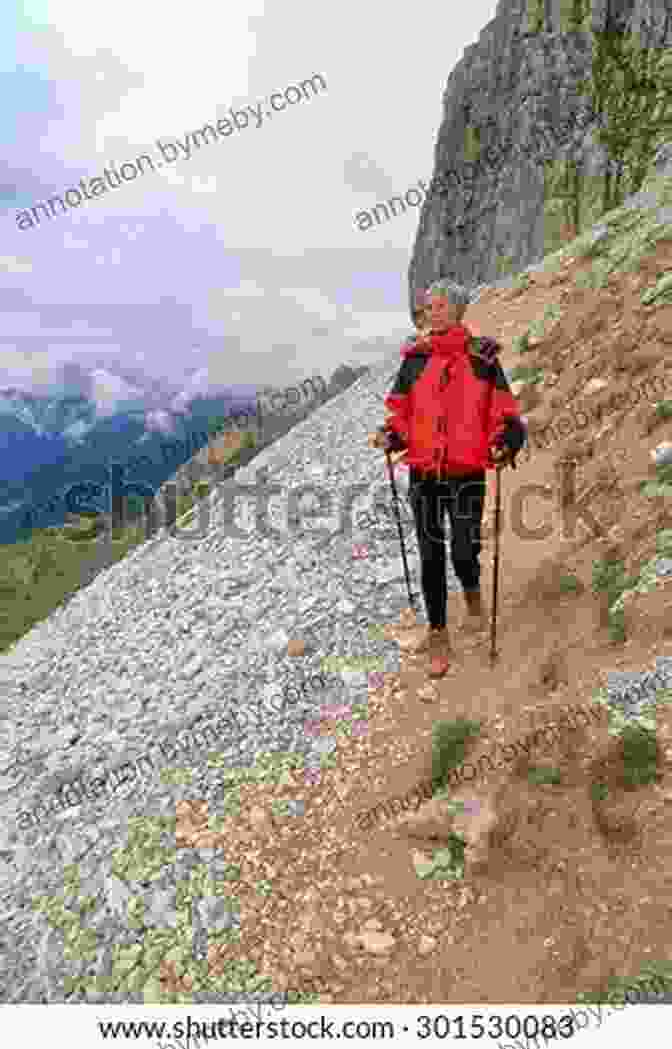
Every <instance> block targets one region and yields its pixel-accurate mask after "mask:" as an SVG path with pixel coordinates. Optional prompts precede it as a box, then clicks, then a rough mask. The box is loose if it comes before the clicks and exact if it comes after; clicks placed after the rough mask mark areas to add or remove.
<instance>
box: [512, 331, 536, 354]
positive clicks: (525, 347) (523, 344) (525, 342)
mask: <svg viewBox="0 0 672 1049" xmlns="http://www.w3.org/2000/svg"><path fill="white" fill-rule="evenodd" d="M531 348H532V347H531V346H530V344H529V335H528V333H527V332H525V333H524V334H523V335H515V336H514V338H513V351H514V353H529V352H530V350H531Z"/></svg>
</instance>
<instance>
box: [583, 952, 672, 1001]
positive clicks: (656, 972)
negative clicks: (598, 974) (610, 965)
mask: <svg viewBox="0 0 672 1049" xmlns="http://www.w3.org/2000/svg"><path fill="white" fill-rule="evenodd" d="M671 992H672V962H670V961H662V962H655V961H652V962H646V964H645V965H643V966H642V968H641V969H640V972H639V975H638V976H635V977H634V978H633V977H620V976H617V977H612V979H611V980H609V984H608V986H607V988H606V990H604V991H581V992H580V993H579V994H577V996H576V1000H577V1002H578V1003H579V1004H580V1005H624V1004H626V1003H627V1004H631V1005H636V1004H637V1002H639V1001H641V999H642V997H643V996H644V995H648V994H658V995H664V994H670V993H671Z"/></svg>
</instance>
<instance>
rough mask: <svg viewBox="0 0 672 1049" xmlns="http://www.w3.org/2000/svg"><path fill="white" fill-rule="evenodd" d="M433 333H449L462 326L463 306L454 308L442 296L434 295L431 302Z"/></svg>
mask: <svg viewBox="0 0 672 1049" xmlns="http://www.w3.org/2000/svg"><path fill="white" fill-rule="evenodd" d="M430 311H431V320H432V331H436V332H441V331H447V330H448V328H454V327H455V325H456V324H460V323H461V321H462V317H463V315H464V307H463V306H453V305H452V303H450V302H448V299H445V298H443V296H441V295H432V298H431V300H430Z"/></svg>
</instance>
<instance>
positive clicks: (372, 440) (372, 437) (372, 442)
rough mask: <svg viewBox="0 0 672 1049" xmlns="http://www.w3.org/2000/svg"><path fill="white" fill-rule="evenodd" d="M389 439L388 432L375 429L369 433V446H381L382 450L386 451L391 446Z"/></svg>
mask: <svg viewBox="0 0 672 1049" xmlns="http://www.w3.org/2000/svg"><path fill="white" fill-rule="evenodd" d="M391 444H392V442H391V439H390V435H389V434H388V433H385V432H382V433H381V431H380V430H376V432H375V433H370V434H369V448H382V449H383V451H385V452H387V451H389V450H390V448H391Z"/></svg>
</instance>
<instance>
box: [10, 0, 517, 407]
mask: <svg viewBox="0 0 672 1049" xmlns="http://www.w3.org/2000/svg"><path fill="white" fill-rule="evenodd" d="M496 6H497V3H496V0H472V2H471V3H469V4H454V3H452V2H451V3H449V4H446V3H445V2H441V3H437V2H435V0H428V2H427V3H426V4H425V5H424V6H419V7H417V8H414V9H413V8H408V9H406V10H405V11H404V10H402V9H395V8H394V6H393V5H390V3H389V2H386V3H381V2H380V0H372V2H369V3H366V4H362V3H356V4H355V3H353V2H352V0H344V2H341V3H339V4H319V3H314V2H311V3H307V2H305V0H286V2H285V3H283V4H275V3H274V4H272V5H271V4H270V3H267V4H266V6H265V5H264V0H236V3H234V4H222V3H221V0H192V2H191V3H189V4H166V3H165V0H161V2H159V0H140V2H139V0H115V2H114V3H112V4H108V5H105V4H85V3H83V2H82V0H25V2H23V3H21V2H20V0H5V3H3V5H2V7H1V10H0V75H1V77H2V80H1V86H2V90H0V115H1V120H2V127H3V131H4V138H5V142H6V143H7V144H8V145H9V144H10V143H11V145H10V146H9V148H6V149H5V150H3V153H2V156H1V157H0V222H1V223H2V237H1V248H0V303H1V306H2V309H1V310H0V324H1V326H2V328H1V331H0V375H1V376H2V377H1V378H0V386H3V385H4V386H7V385H8V384H14V385H17V386H19V388H28V389H35V390H36V391H37V390H40V391H45V390H47V389H48V388H49V384H50V383H51V382H56V381H60V379H61V378H62V376H63V364H64V362H67V361H74V362H76V363H79V364H80V365H82V366H83V367H85V368H87V369H89V368H92V367H94V366H103V367H114V366H115V364H116V365H118V366H119V368H120V369H125V371H123V372H122V373H123V374H125V375H126V376H127V377H128V376H129V374H130V375H131V376H136V377H137V376H141V377H142V376H144V377H149V378H151V381H152V383H155V384H156V388H157V391H158V390H159V389H161V388H162V387H163V386H164V384H168V385H170V386H171V387H173V388H174V389H184V390H187V391H189V390H192V391H195V390H198V389H211V390H213V391H214V390H215V389H216V387H217V385H218V384H222V385H238V384H263V383H272V384H274V385H282V384H284V383H287V382H290V381H291V380H292V379H294V378H301V377H303V376H305V375H307V374H314V373H316V372H319V373H320V374H322V375H324V376H325V377H327V378H328V376H329V375H330V374H331V372H332V371H333V370H334V368H335V367H336V366H337V365H338V364H339V363H341V362H342V361H356V362H358V363H359V362H361V363H369V362H370V361H371V360H372V359H376V357H379V355H380V345H381V343H378V344H377V343H376V341H375V340H381V339H384V340H389V339H390V338H393V339H395V338H397V337H402V336H403V335H404V334H406V333H407V332H408V328H409V322H408V314H407V271H408V265H409V261H410V254H411V251H412V247H413V241H414V237H415V233H416V229H417V223H418V217H419V209H417V208H416V209H414V210H411V209H409V210H408V212H407V213H406V214H405V215H398V216H397V217H396V218H392V219H391V220H390V221H389V222H388V223H384V224H381V225H374V226H373V228H371V229H369V230H367V231H365V232H362V231H360V229H358V226H357V224H356V222H355V215H356V213H357V212H360V211H362V210H367V209H369V210H370V209H371V208H373V207H374V206H375V204H377V203H379V202H381V201H384V200H387V199H389V198H390V197H391V196H394V195H398V194H404V193H405V192H406V190H407V189H409V188H410V187H413V186H417V183H418V180H419V179H425V180H426V181H429V178H430V177H431V174H432V166H433V156H434V143H435V140H436V135H437V130H438V127H439V124H440V121H441V116H442V104H441V100H442V95H443V91H444V89H445V85H446V81H447V78H448V75H449V73H450V71H451V69H452V68H453V67H454V65H455V64H456V63H457V62H458V61H459V59H460V58H461V57H462V53H463V50H464V48H465V47H467V46H469V45H470V44H472V43H474V42H476V40H477V38H478V35H479V33H480V32H481V30H482V29H483V28H484V27H485V26H486V25H487V23H488V22H489V21H490V20H491V19H492V18H493V17H494V15H495V10H496ZM19 8H20V10H19ZM318 74H319V75H321V77H322V78H323V80H324V82H325V84H326V88H322V87H321V85H320V82H319V78H318ZM311 78H315V79H314V81H313V82H314V84H315V85H316V93H314V92H313V90H312V89H311V88H310V86H307V87H306V88H305V94H304V97H302V98H299V100H298V101H297V100H296V99H297V96H298V95H299V91H300V89H299V91H297V90H293V89H294V87H296V86H298V85H300V84H301V83H302V82H304V83H305V82H306V81H308V80H310V79H311ZM287 89H289V90H287ZM285 92H287V95H286V96H285V98H283V97H282V96H283V94H284V93H285ZM274 93H279V98H276V102H275V105H277V106H279V107H283V106H284V108H281V109H280V110H279V111H276V112H273V111H272V109H271V105H270V103H269V100H270V97H271V95H273V94H274ZM285 99H286V100H285ZM289 100H291V101H292V103H293V104H288V101H289ZM248 106H252V107H259V106H261V110H260V111H259V110H258V111H259V112H260V113H261V118H262V119H261V123H259V120H258V118H257V117H256V116H255V117H253V116H252V114H251V113H250V110H249V109H247V116H248V124H247V127H244V128H242V129H235V128H234V129H233V130H231V125H227V124H224V123H222V124H221V125H219V129H220V133H219V138H218V141H216V142H213V141H208V142H206V141H205V138H204V137H203V136H201V137H200V143H199V144H198V145H194V144H193V143H192V141H191V137H190V136H191V132H193V131H195V130H197V129H199V128H203V126H204V125H205V124H208V123H209V124H212V125H213V126H215V127H217V126H218V124H217V122H218V120H219V121H222V122H224V121H226V120H228V119H230V117H231V110H232V109H234V110H236V111H243V110H245V109H246V107H248ZM266 114H268V115H266ZM242 120H243V118H242V117H240V118H239V123H242ZM227 131H230V133H228V134H227V133H226V132H227ZM157 140H161V142H162V143H164V144H165V143H172V144H173V146H174V150H173V153H174V152H175V151H179V158H178V159H176V160H174V161H172V162H168V161H165V162H164V163H163V167H162V168H161V169H160V170H159V169H158V163H159V161H160V160H161V154H160V151H159V149H158V146H157ZM178 140H181V141H182V142H183V143H186V144H187V146H188V148H189V151H190V155H189V156H188V157H187V155H186V151H185V148H184V147H182V148H180V146H179V145H177V142H178ZM166 148H167V155H168V157H170V156H172V155H173V154H172V153H171V150H170V149H169V148H168V147H166ZM142 154H145V155H148V156H150V157H151V158H152V160H153V162H154V165H155V170H154V171H151V170H149V166H148V165H147V163H145V164H144V166H143V168H142V172H141V174H140V175H138V177H137V178H135V179H134V180H132V181H125V182H124V181H122V182H121V184H120V185H118V186H116V187H114V188H112V187H110V186H109V184H108V185H106V186H105V190H104V192H103V191H102V190H101V189H100V186H101V180H102V179H103V178H104V169H105V168H106V167H107V168H108V170H109V168H110V167H111V168H113V169H114V170H115V171H117V172H118V171H119V169H120V167H121V165H122V164H124V163H126V162H134V161H135V160H136V158H138V157H139V156H141V155H142ZM125 170H126V172H127V173H128V172H129V170H131V169H128V168H126V169H125ZM131 173H132V172H131ZM95 178H97V179H98V183H97V184H96V185H97V189H94V183H93V180H94V179H95ZM109 179H110V181H112V182H114V181H115V180H116V177H115V176H114V175H111V176H109ZM80 180H84V186H85V188H86V187H88V192H89V196H90V197H91V199H89V200H86V199H83V203H81V205H80V206H77V199H78V194H74V195H71V196H70V197H69V198H68V201H69V203H70V206H69V207H68V209H67V210H66V211H65V212H64V213H61V208H60V207H58V206H55V207H54V208H52V210H53V211H55V215H54V217H52V218H49V217H47V215H46V214H45V210H46V209H45V208H42V209H40V208H36V214H37V219H36V218H35V216H34V215H33V217H30V216H31V208H33V207H34V206H36V205H37V203H38V202H46V201H48V200H49V199H50V198H52V199H53V198H54V197H57V196H60V197H64V195H65V191H66V190H67V189H68V188H69V187H74V188H76V187H79V186H80V185H81V182H80ZM80 193H81V190H80ZM94 193H95V194H96V195H93V194H94ZM73 200H74V203H71V202H72V201H73ZM21 215H28V216H29V218H28V219H26V218H22V219H20V216H21ZM30 222H32V228H31V227H30ZM20 224H21V225H22V226H23V228H20ZM369 340H373V341H371V342H369ZM367 343H368V346H367ZM376 347H377V348H376ZM142 385H143V386H144V385H146V383H144V382H143V383H142Z"/></svg>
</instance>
